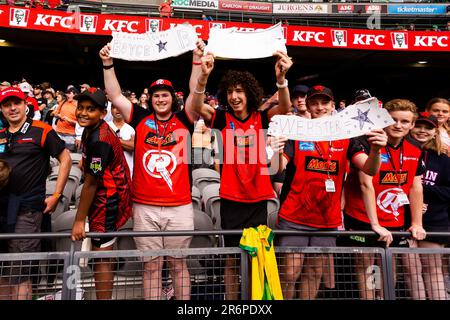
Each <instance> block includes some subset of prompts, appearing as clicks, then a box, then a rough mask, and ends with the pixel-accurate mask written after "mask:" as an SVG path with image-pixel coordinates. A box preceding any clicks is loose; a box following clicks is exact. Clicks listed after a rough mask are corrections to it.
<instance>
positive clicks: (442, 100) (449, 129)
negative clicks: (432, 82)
mask: <svg viewBox="0 0 450 320" xmlns="http://www.w3.org/2000/svg"><path fill="white" fill-rule="evenodd" d="M435 103H444V104H446V105H448V108H449V109H450V101H448V100H447V99H445V98H433V99H431V100H430V101H428V102H427V106H426V107H425V111H428V112H430V110H431V107H432V106H433V104H435ZM442 127H443V128H444V129H445V131H447V134H448V135H449V136H450V126H449V125H448V123H447V122H446V123H444V124H443V125H442Z"/></svg>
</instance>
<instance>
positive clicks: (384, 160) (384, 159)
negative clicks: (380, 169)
mask: <svg viewBox="0 0 450 320" xmlns="http://www.w3.org/2000/svg"><path fill="white" fill-rule="evenodd" d="M388 162H389V156H388V155H387V154H385V153H382V154H381V163H388Z"/></svg>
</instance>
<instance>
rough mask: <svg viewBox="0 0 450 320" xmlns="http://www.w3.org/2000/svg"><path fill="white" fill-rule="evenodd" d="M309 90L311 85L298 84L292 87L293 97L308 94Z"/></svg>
mask: <svg viewBox="0 0 450 320" xmlns="http://www.w3.org/2000/svg"><path fill="white" fill-rule="evenodd" d="M308 91H309V87H308V86H305V85H303V84H299V85H296V86H295V87H294V88H292V92H291V98H295V97H297V96H299V95H306V94H307V93H308Z"/></svg>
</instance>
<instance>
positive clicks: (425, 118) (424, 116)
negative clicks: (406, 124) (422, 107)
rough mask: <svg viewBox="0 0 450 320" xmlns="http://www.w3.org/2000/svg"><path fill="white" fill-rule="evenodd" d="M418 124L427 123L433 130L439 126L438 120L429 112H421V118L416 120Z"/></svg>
mask: <svg viewBox="0 0 450 320" xmlns="http://www.w3.org/2000/svg"><path fill="white" fill-rule="evenodd" d="M418 122H422V123H427V124H429V125H430V126H432V127H433V128H437V127H438V126H439V124H438V120H437V118H436V117H435V116H433V115H431V114H430V113H429V112H419V117H418V118H417V119H416V123H418Z"/></svg>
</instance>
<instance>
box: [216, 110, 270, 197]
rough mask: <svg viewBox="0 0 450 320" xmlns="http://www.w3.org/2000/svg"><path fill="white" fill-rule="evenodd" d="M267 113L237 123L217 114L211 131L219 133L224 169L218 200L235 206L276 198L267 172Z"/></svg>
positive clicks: (220, 112) (252, 114) (220, 113)
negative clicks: (238, 203) (223, 200)
mask: <svg viewBox="0 0 450 320" xmlns="http://www.w3.org/2000/svg"><path fill="white" fill-rule="evenodd" d="M268 123H269V120H268V117H267V110H266V111H263V112H256V111H255V112H253V113H251V114H250V115H249V116H248V117H247V118H246V119H244V120H240V119H238V118H236V117H235V116H234V115H233V114H232V113H230V112H227V111H224V110H216V111H215V113H214V115H213V119H212V121H211V124H212V125H211V127H212V128H213V129H217V130H220V131H221V134H222V139H223V146H224V147H223V165H222V171H221V173H222V174H221V180H220V197H221V198H224V199H228V200H232V201H237V202H249V203H251V202H258V201H262V200H267V199H272V198H274V197H275V195H274V191H273V188H272V183H271V181H270V175H269V170H268V168H267V155H266V139H265V136H264V134H265V133H264V130H263V129H267V128H268Z"/></svg>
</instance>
